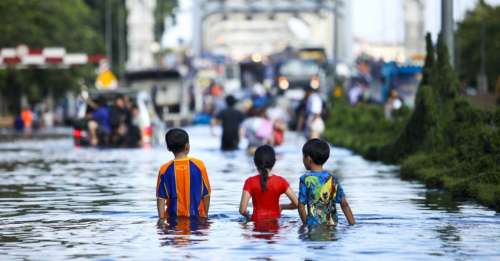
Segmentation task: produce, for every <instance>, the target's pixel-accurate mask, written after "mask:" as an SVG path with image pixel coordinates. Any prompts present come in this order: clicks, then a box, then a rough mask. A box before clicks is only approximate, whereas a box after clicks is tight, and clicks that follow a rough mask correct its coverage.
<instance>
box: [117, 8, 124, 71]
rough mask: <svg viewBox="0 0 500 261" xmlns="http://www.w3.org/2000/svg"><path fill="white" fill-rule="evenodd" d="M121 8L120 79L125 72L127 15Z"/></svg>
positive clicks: (119, 23) (119, 21)
mask: <svg viewBox="0 0 500 261" xmlns="http://www.w3.org/2000/svg"><path fill="white" fill-rule="evenodd" d="M123 8H125V7H122V6H120V8H119V9H118V74H119V76H120V79H121V78H122V77H123V73H124V70H125V27H124V24H125V14H124V10H123Z"/></svg>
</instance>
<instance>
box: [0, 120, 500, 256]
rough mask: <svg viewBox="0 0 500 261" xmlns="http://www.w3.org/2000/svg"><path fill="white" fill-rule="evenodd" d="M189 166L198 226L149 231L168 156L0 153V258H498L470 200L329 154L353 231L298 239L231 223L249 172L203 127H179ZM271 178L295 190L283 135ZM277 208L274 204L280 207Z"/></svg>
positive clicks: (292, 226) (289, 145)
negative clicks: (203, 208) (204, 189)
mask: <svg viewBox="0 0 500 261" xmlns="http://www.w3.org/2000/svg"><path fill="white" fill-rule="evenodd" d="M189 132H190V134H191V148H192V153H191V155H192V156H195V157H198V158H200V159H202V160H203V161H205V164H206V166H207V169H208V173H209V176H210V182H211V185H212V204H211V207H210V218H209V219H208V220H207V221H202V222H189V220H179V221H178V222H177V223H176V224H169V225H159V224H158V223H157V221H158V220H157V214H156V202H155V185H156V175H157V172H158V169H159V167H160V166H161V164H163V163H165V162H166V161H168V160H169V159H170V158H171V155H170V154H169V153H168V152H167V151H166V150H165V149H163V148H161V147H160V148H154V149H151V150H142V149H136V150H125V149H123V150H120V149H114V150H97V149H76V148H74V147H73V146H72V143H71V141H70V140H64V139H62V140H61V139H60V140H43V141H38V142H36V141H17V142H14V143H1V144H0V175H1V178H0V228H1V230H0V231H1V232H0V256H2V258H1V259H2V260H10V259H31V260H56V259H97V260H103V259H105V260H110V259H111V260H113V259H120V260H127V259H128V260H152V259H165V260H176V259H177V260H180V259H186V258H193V259H197V258H200V259H202V258H203V259H205V260H222V259H227V258H235V257H237V258H238V259H242V260H243V259H277V260H297V259H313V260H325V259H328V260H331V259H333V258H342V259H347V258H349V259H356V260H360V259H369V260H373V259H379V260H388V259H429V258H431V259H458V260H466V259H467V260H468V259H478V260H499V259H500V215H499V214H496V213H495V212H494V211H491V210H488V209H486V208H484V207H481V206H479V205H477V204H475V203H473V202H454V201H451V200H449V198H448V196H447V195H446V194H444V193H441V192H439V191H434V190H427V189H425V187H424V186H423V185H421V184H419V183H416V182H407V181H401V180H400V179H399V177H398V174H397V173H398V169H397V167H394V166H387V165H383V164H380V163H373V162H367V161H365V160H363V159H362V158H360V157H359V156H356V155H353V154H352V153H351V152H349V151H348V150H345V149H338V148H334V149H333V151H332V157H331V159H330V160H329V161H328V163H327V169H329V170H332V171H334V172H335V173H336V175H338V176H339V178H340V180H341V182H342V185H343V187H344V190H345V192H346V195H347V197H348V200H349V202H350V204H351V207H352V209H353V212H354V214H355V217H356V219H357V222H358V224H357V225H355V226H348V225H347V223H346V220H345V218H344V216H343V215H342V214H341V213H342V212H341V211H340V217H339V221H340V223H339V225H338V227H337V228H336V229H333V230H331V229H330V230H326V229H316V230H308V229H306V228H303V227H302V226H301V222H300V220H299V218H298V215H297V213H296V211H285V212H284V216H283V218H282V219H281V220H280V221H279V222H278V223H271V224H259V225H258V226H255V224H253V223H245V222H243V219H242V218H240V216H239V215H238V212H237V210H238V203H239V199H240V196H241V189H242V186H243V182H244V180H245V179H246V178H247V177H249V176H251V175H254V174H255V170H254V168H253V162H252V159H251V158H249V157H248V156H247V155H246V154H245V152H244V151H238V152H232V153H222V152H220V151H219V150H218V149H217V148H218V141H217V140H216V139H214V138H212V137H211V136H210V135H209V131H208V129H207V128H204V127H196V128H190V129H189ZM287 138H288V140H287V142H286V144H285V145H284V146H282V147H280V148H278V149H277V152H278V154H279V155H278V162H277V164H276V167H275V170H276V172H278V173H279V174H280V175H282V176H284V177H285V178H287V179H288V181H289V182H290V184H291V186H292V188H293V189H294V190H295V191H296V192H297V190H298V180H299V176H300V175H301V174H302V173H303V166H302V158H301V157H302V156H301V153H300V149H301V146H302V144H303V142H304V140H303V139H302V138H300V137H297V136H295V135H293V134H290V135H289V136H288V137H287ZM283 200H284V202H286V200H285V198H283Z"/></svg>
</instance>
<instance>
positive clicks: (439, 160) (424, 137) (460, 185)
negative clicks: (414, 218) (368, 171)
mask: <svg viewBox="0 0 500 261" xmlns="http://www.w3.org/2000/svg"><path fill="white" fill-rule="evenodd" d="M427 50H428V55H427V57H426V64H425V67H424V77H423V82H422V85H421V86H420V88H419V90H418V92H417V96H416V100H415V109H414V111H413V112H412V113H410V112H405V111H403V112H401V113H400V114H397V115H398V116H397V117H396V118H395V119H393V120H387V119H385V117H384V113H383V108H382V107H381V106H378V105H367V104H359V105H356V106H355V107H351V106H350V105H349V104H348V102H347V101H346V100H345V99H336V100H334V102H333V106H332V114H331V118H330V119H329V120H328V121H327V131H326V134H325V136H326V138H327V139H328V140H329V141H330V142H332V143H333V144H335V145H338V146H343V147H348V148H351V149H352V150H353V151H355V152H357V153H359V154H361V155H363V156H364V157H365V158H367V159H370V160H381V161H384V162H389V163H400V164H401V171H400V173H401V177H402V178H403V179H417V180H420V181H422V182H424V183H425V184H426V185H427V186H429V187H436V188H443V189H446V190H447V191H449V192H450V193H451V194H452V195H453V196H454V197H457V198H474V199H476V200H478V201H479V202H481V203H483V204H485V205H487V206H489V207H492V208H495V209H496V210H497V211H498V210H500V166H498V165H499V164H498V162H500V109H497V110H496V111H495V112H494V113H490V112H485V111H482V110H479V109H477V108H475V107H473V106H472V105H471V104H470V103H469V102H468V101H467V100H466V99H465V98H463V97H460V96H458V91H457V90H458V81H457V77H456V74H455V72H454V71H453V69H452V68H451V65H450V64H449V62H448V59H449V57H448V51H447V48H446V46H445V45H444V42H443V39H442V37H441V36H440V37H439V38H438V44H437V57H434V50H433V47H432V41H431V39H430V36H429V35H428V36H427Z"/></svg>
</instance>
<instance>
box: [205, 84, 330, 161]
mask: <svg viewBox="0 0 500 261" xmlns="http://www.w3.org/2000/svg"><path fill="white" fill-rule="evenodd" d="M238 103H239V104H240V106H239V108H236V107H237V104H238ZM326 112H327V109H326V105H325V102H324V100H323V98H322V97H321V95H320V94H319V93H318V91H317V90H315V89H312V88H308V89H306V90H305V95H304V98H303V99H302V100H301V101H300V103H299V104H298V105H297V106H296V108H292V107H291V105H290V101H289V100H288V99H287V98H285V97H283V96H277V95H272V94H270V93H269V92H266V91H265V90H263V89H261V88H260V86H256V87H255V89H254V90H253V91H252V93H251V94H250V95H248V99H243V101H241V102H238V100H237V99H236V98H235V96H233V95H231V94H229V95H227V96H226V97H225V106H223V108H222V109H220V110H219V111H216V112H213V118H212V121H211V125H212V126H214V125H217V124H220V125H221V126H222V136H221V149H222V150H226V151H227V150H236V149H238V148H239V141H240V139H241V138H242V137H244V138H246V140H247V141H248V147H247V149H248V152H249V153H250V154H253V152H254V151H255V149H256V148H257V147H259V146H262V145H271V146H279V145H281V144H282V143H283V141H284V139H285V133H286V131H287V130H288V129H289V128H292V129H295V130H297V131H300V132H303V133H304V135H305V137H306V138H319V137H321V135H322V133H323V132H324V130H325V123H324V117H325V116H326V115H325V113H326ZM292 119H293V121H292ZM212 133H214V132H213V128H212Z"/></svg>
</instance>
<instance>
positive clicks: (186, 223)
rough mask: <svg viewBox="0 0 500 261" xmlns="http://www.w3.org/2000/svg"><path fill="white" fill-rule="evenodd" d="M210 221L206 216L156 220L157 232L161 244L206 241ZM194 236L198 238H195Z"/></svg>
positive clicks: (178, 245)
mask: <svg viewBox="0 0 500 261" xmlns="http://www.w3.org/2000/svg"><path fill="white" fill-rule="evenodd" d="M209 228H210V221H209V220H208V219H206V218H182V217H179V218H169V219H167V220H161V219H159V220H158V234H159V235H160V236H164V237H161V238H160V244H161V245H162V246H166V245H172V246H175V247H182V246H186V245H191V244H196V243H199V242H203V241H206V238H207V236H208V231H209ZM195 237H197V238H199V239H196V238H195Z"/></svg>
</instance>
